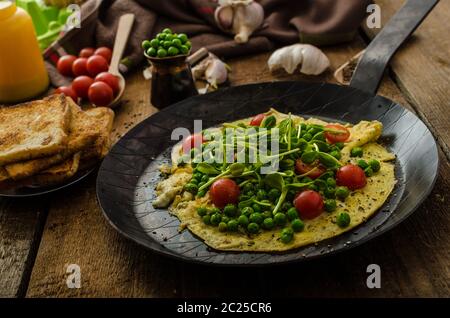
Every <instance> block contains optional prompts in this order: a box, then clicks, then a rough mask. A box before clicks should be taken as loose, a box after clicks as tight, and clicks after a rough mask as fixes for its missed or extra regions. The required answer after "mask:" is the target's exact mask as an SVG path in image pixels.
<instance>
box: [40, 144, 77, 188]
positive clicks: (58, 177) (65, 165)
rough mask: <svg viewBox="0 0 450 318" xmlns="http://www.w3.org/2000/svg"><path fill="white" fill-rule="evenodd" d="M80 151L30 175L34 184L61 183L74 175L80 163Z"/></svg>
mask: <svg viewBox="0 0 450 318" xmlns="http://www.w3.org/2000/svg"><path fill="white" fill-rule="evenodd" d="M80 155H81V153H79V152H78V153H76V154H74V155H73V156H72V158H70V159H68V160H66V161H64V162H62V163H60V164H58V165H55V166H52V167H50V168H49V169H47V170H44V171H42V172H40V173H38V174H36V175H34V176H32V177H31V180H32V183H33V185H34V186H36V185H39V186H46V185H51V184H57V183H61V182H63V181H65V180H67V179H69V178H71V177H73V176H74V175H75V173H76V172H77V171H78V166H79V164H80Z"/></svg>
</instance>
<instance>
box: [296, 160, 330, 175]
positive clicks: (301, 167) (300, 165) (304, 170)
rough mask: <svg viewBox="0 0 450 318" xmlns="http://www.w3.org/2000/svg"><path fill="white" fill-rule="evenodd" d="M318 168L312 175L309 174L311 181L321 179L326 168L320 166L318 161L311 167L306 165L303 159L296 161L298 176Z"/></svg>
mask: <svg viewBox="0 0 450 318" xmlns="http://www.w3.org/2000/svg"><path fill="white" fill-rule="evenodd" d="M314 168H316V169H315V170H314V171H313V172H311V174H308V177H310V178H311V179H317V178H318V177H320V176H321V175H322V174H323V173H324V172H325V171H327V169H325V167H324V166H322V165H320V164H319V163H318V162H317V161H316V162H315V163H312V164H310V165H308V164H306V163H304V162H303V161H302V160H301V159H297V160H295V172H296V173H297V174H305V173H307V172H309V171H311V170H312V169H314Z"/></svg>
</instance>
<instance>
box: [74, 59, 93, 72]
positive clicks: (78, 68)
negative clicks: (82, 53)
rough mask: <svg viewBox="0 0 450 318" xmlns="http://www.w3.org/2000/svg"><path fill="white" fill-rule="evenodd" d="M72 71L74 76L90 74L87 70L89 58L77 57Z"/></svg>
mask: <svg viewBox="0 0 450 318" xmlns="http://www.w3.org/2000/svg"><path fill="white" fill-rule="evenodd" d="M72 73H73V75H74V76H81V75H89V72H88V70H87V58H85V57H79V58H77V59H76V60H75V61H74V62H73V64H72Z"/></svg>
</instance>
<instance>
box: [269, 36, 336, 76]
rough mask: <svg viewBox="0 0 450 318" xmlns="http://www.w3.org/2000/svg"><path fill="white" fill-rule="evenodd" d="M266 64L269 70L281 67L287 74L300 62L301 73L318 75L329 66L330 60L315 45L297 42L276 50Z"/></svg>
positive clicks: (292, 71)
mask: <svg viewBox="0 0 450 318" xmlns="http://www.w3.org/2000/svg"><path fill="white" fill-rule="evenodd" d="M267 64H268V65H269V69H270V70H271V71H272V70H277V69H280V68H283V69H284V70H285V71H286V72H288V73H289V74H292V73H294V71H295V70H296V69H297V67H298V66H299V64H301V67H300V72H301V73H303V74H307V75H319V74H321V73H323V72H324V71H325V70H326V69H327V68H328V67H329V66H330V60H329V59H328V57H327V56H326V55H325V54H324V53H323V52H322V51H321V50H320V49H318V48H316V47H315V46H312V45H310V44H300V43H299V44H294V45H290V46H285V47H283V48H281V49H278V50H276V51H275V52H273V53H272V55H271V56H270V58H269V61H268V62H267Z"/></svg>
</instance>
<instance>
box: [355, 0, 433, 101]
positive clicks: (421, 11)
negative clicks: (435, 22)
mask: <svg viewBox="0 0 450 318" xmlns="http://www.w3.org/2000/svg"><path fill="white" fill-rule="evenodd" d="M438 2H439V0H408V1H407V2H406V4H405V5H404V6H403V7H401V8H400V10H399V11H398V12H397V13H396V14H395V15H394V16H393V17H392V18H391V19H390V20H389V21H388V23H387V24H386V25H385V26H384V27H383V29H382V30H381V31H380V33H378V35H377V36H376V37H375V38H374V39H373V40H372V41H371V42H370V44H369V45H368V46H367V48H366V50H365V52H364V54H363V56H362V57H361V59H360V61H359V63H358V65H357V66H356V69H355V72H354V74H353V77H352V79H351V81H350V86H351V87H354V88H358V89H360V90H362V91H365V92H367V93H370V94H375V93H376V92H377V90H378V86H379V85H380V82H381V79H382V77H383V73H384V69H385V68H386V66H387V64H388V63H389V60H390V59H391V57H392V56H393V55H394V53H395V52H396V51H397V49H398V48H399V47H400V46H401V45H402V43H403V42H405V40H406V39H407V38H408V37H409V36H410V35H411V34H412V33H413V32H414V30H415V29H416V28H417V27H418V26H419V25H420V24H421V23H422V21H423V20H424V19H425V17H426V16H427V15H428V13H430V11H431V10H432V9H433V8H434V6H435V5H436V4H437V3H438Z"/></svg>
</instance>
